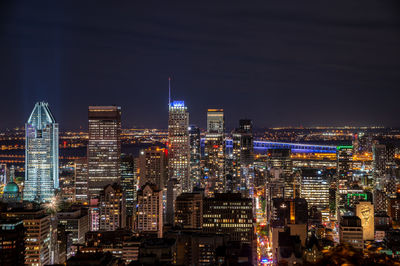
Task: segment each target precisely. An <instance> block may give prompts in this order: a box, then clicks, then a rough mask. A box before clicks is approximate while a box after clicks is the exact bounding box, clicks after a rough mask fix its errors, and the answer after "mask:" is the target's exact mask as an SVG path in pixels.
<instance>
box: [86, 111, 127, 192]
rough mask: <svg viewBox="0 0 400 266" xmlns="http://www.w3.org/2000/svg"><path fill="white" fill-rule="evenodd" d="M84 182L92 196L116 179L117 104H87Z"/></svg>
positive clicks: (119, 143)
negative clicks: (86, 173)
mask: <svg viewBox="0 0 400 266" xmlns="http://www.w3.org/2000/svg"><path fill="white" fill-rule="evenodd" d="M87 157H88V177H89V180H88V185H89V194H90V197H91V198H93V197H96V196H98V195H99V194H100V191H102V190H103V188H104V187H105V186H106V185H110V184H113V183H115V182H118V183H119V181H120V176H121V173H120V157H121V107H118V106H89V143H88V152H87Z"/></svg>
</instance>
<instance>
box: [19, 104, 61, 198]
mask: <svg viewBox="0 0 400 266" xmlns="http://www.w3.org/2000/svg"><path fill="white" fill-rule="evenodd" d="M58 182H59V181H58V123H56V120H55V119H54V117H53V115H52V113H51V112H50V109H49V107H48V104H47V103H45V102H38V103H36V105H35V108H34V109H33V111H32V113H31V115H30V116H29V119H28V122H27V123H26V124H25V184H24V196H23V197H24V200H27V201H36V202H45V201H50V200H51V198H52V197H53V196H54V190H55V189H57V188H58Z"/></svg>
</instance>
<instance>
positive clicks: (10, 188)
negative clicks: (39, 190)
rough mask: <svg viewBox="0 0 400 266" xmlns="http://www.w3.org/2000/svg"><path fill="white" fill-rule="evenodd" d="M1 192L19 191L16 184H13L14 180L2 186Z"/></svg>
mask: <svg viewBox="0 0 400 266" xmlns="http://www.w3.org/2000/svg"><path fill="white" fill-rule="evenodd" d="M3 192H4V193H18V192H19V188H18V185H17V184H15V183H14V182H10V183H8V184H7V185H6V186H5V187H4V190H3Z"/></svg>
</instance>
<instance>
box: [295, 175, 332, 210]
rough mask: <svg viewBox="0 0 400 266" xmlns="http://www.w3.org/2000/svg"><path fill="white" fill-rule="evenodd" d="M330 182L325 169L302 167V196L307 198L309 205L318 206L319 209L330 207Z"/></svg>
mask: <svg viewBox="0 0 400 266" xmlns="http://www.w3.org/2000/svg"><path fill="white" fill-rule="evenodd" d="M329 187H330V185H329V183H328V180H327V178H326V176H325V175H324V174H323V171H321V170H319V169H302V171H301V182H300V197H301V198H303V199H305V200H306V201H307V203H308V207H309V208H311V207H317V209H318V210H319V211H321V210H323V209H326V208H327V207H329Z"/></svg>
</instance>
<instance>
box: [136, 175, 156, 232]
mask: <svg viewBox="0 0 400 266" xmlns="http://www.w3.org/2000/svg"><path fill="white" fill-rule="evenodd" d="M162 198H163V193H162V190H159V189H158V188H157V186H156V185H154V184H149V183H147V184H145V185H144V186H143V187H142V188H141V189H140V190H139V191H138V207H137V213H136V223H137V224H136V230H137V232H139V233H142V234H152V235H157V237H159V238H161V237H162V235H163V204H162Z"/></svg>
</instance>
